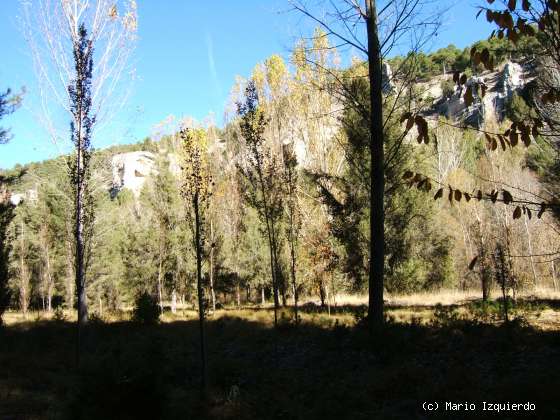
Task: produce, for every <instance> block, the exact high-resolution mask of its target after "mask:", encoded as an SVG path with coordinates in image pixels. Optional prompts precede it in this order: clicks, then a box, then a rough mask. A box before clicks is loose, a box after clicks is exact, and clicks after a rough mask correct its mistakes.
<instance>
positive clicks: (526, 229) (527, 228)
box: [523, 217, 537, 287]
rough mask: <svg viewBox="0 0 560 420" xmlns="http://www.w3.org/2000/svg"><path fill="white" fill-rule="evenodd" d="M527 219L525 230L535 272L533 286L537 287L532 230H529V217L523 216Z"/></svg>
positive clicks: (532, 268) (532, 267)
mask: <svg viewBox="0 0 560 420" xmlns="http://www.w3.org/2000/svg"><path fill="white" fill-rule="evenodd" d="M523 219H524V221H525V232H526V233H527V248H528V249H529V259H530V261H531V270H532V272H533V286H534V287H537V270H536V269H535V261H534V260H533V244H532V242H531V232H530V231H529V224H528V223H527V218H526V217H524V218H523Z"/></svg>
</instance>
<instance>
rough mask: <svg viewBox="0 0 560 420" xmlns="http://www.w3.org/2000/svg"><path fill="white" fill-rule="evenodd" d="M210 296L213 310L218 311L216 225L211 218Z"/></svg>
mask: <svg viewBox="0 0 560 420" xmlns="http://www.w3.org/2000/svg"><path fill="white" fill-rule="evenodd" d="M210 241H211V242H212V243H211V245H210V296H211V297H212V311H213V312H216V293H215V292H214V225H213V223H212V220H210Z"/></svg>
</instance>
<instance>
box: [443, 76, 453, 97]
mask: <svg viewBox="0 0 560 420" xmlns="http://www.w3.org/2000/svg"><path fill="white" fill-rule="evenodd" d="M440 86H441V95H442V96H443V97H444V98H446V99H448V98H451V97H452V96H453V94H454V93H455V83H454V82H453V80H450V79H446V80H442V82H441V84H440Z"/></svg>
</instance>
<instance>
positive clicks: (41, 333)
mask: <svg viewBox="0 0 560 420" xmlns="http://www.w3.org/2000/svg"><path fill="white" fill-rule="evenodd" d="M363 303H364V300H363V298H362V299H358V298H355V297H348V296H340V297H338V298H337V300H336V302H335V303H334V302H333V304H332V305H331V307H330V315H329V309H328V308H321V307H320V306H319V305H317V303H316V302H313V300H312V299H310V300H309V301H307V302H306V303H304V304H303V305H302V307H301V310H300V314H301V320H300V323H299V325H297V326H296V325H294V323H293V322H292V318H293V314H292V311H291V308H287V309H283V310H282V311H281V313H280V317H279V319H280V322H279V327H278V328H277V329H274V327H273V322H272V321H273V316H272V308H270V307H269V306H267V307H258V306H254V307H244V308H224V309H221V310H218V311H216V313H212V314H209V317H208V320H207V323H206V325H207V341H208V342H207V344H208V364H209V384H210V386H209V395H208V397H207V398H206V399H201V398H200V393H199V388H198V384H199V353H198V343H199V342H198V324H197V318H196V312H195V311H193V310H192V309H190V308H189V309H187V308H181V309H179V310H178V312H177V313H176V314H172V313H171V312H169V311H167V312H165V314H164V315H163V316H162V319H161V321H160V323H158V324H156V325H141V324H137V323H135V322H132V321H130V320H129V318H130V314H129V313H128V312H124V313H121V314H112V315H110V316H104V317H102V319H100V318H94V320H93V322H91V323H90V326H89V327H88V329H87V331H86V334H85V341H84V345H85V349H86V357H85V358H83V360H82V361H81V363H80V367H79V368H78V367H77V365H76V358H75V343H76V341H75V338H76V329H75V325H74V324H73V323H72V321H73V320H74V318H73V317H72V316H71V314H69V313H67V314H65V317H66V319H65V320H60V319H58V320H55V319H53V318H52V315H47V314H44V313H31V314H28V317H27V320H25V319H24V318H23V316H22V315H21V314H19V313H13V312H11V313H7V314H6V321H7V326H6V327H5V328H3V329H2V330H0V366H1V367H2V369H1V373H0V419H1V420H8V419H10V420H16V419H17V420H20V419H275V418H278V419H280V418H282V419H306V420H307V419H364V420H365V419H414V418H432V417H433V418H450V419H460V418H485V415H486V414H488V413H481V412H477V413H475V414H476V415H474V414H473V413H466V412H462V413H456V412H452V413H451V412H447V413H446V412H439V413H438V416H437V417H434V416H433V415H432V414H433V413H432V414H429V413H426V412H424V411H423V408H422V403H423V402H424V401H447V400H449V401H457V402H459V401H472V402H475V403H481V402H482V401H491V402H501V401H510V402H525V401H529V402H531V403H534V404H536V411H535V412H532V413H530V416H529V417H523V418H542V419H552V418H560V417H559V416H560V410H559V408H558V405H557V389H558V387H559V386H560V373H559V372H558V369H556V361H557V360H558V358H559V357H560V301H559V300H558V295H557V294H554V293H553V292H548V291H539V293H538V294H536V293H533V294H526V295H524V296H520V297H518V300H517V302H516V303H515V304H513V305H512V306H511V307H510V308H509V310H510V312H509V315H510V319H511V322H509V323H508V324H507V325H506V324H504V323H503V322H502V320H501V309H500V308H501V306H500V302H497V301H493V302H491V303H489V304H482V303H481V302H480V300H477V299H476V295H475V294H468V293H464V294H461V293H451V292H445V293H442V294H440V295H415V296H406V297H404V296H400V297H399V296H388V298H387V308H388V309H387V325H386V327H385V328H383V329H382V330H378V331H376V332H375V333H373V334H372V333H371V332H370V331H369V330H368V329H367V328H365V324H366V323H367V321H365V320H364V318H363V315H364V311H365V306H364V305H363ZM510 414H511V413H509V414H507V415H506V416H497V417H496V415H495V414H494V413H493V415H489V416H487V417H488V418H516V417H515V416H511V415H510Z"/></svg>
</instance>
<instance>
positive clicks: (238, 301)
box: [235, 283, 241, 308]
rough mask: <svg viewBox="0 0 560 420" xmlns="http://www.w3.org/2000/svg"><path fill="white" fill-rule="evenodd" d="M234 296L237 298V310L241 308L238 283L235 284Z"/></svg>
mask: <svg viewBox="0 0 560 420" xmlns="http://www.w3.org/2000/svg"><path fill="white" fill-rule="evenodd" d="M235 294H236V298H237V308H241V287H240V286H239V283H237V286H236V292H235Z"/></svg>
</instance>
